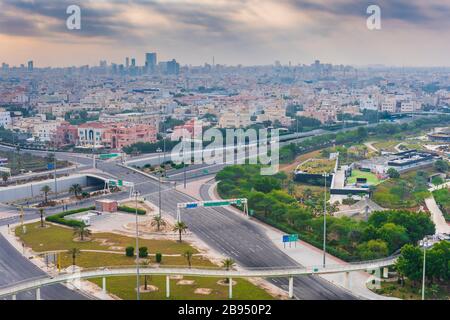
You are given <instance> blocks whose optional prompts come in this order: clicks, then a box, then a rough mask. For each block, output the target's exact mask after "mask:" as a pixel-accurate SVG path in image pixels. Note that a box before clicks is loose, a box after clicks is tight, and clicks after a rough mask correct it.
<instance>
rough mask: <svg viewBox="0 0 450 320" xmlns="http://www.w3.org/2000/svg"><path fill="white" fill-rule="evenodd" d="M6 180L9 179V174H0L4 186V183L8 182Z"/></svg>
mask: <svg viewBox="0 0 450 320" xmlns="http://www.w3.org/2000/svg"><path fill="white" fill-rule="evenodd" d="M8 179H9V173H8V172H3V173H2V180H3V183H4V184H6V182H8Z"/></svg>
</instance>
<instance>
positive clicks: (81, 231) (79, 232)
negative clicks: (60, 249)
mask: <svg viewBox="0 0 450 320" xmlns="http://www.w3.org/2000/svg"><path fill="white" fill-rule="evenodd" d="M73 234H74V236H76V237H78V239H80V240H81V241H84V237H89V236H90V235H91V234H92V233H91V230H89V229H87V228H86V226H84V225H81V226H79V227H76V228H75V230H74V232H73Z"/></svg>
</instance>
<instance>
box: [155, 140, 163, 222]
mask: <svg viewBox="0 0 450 320" xmlns="http://www.w3.org/2000/svg"><path fill="white" fill-rule="evenodd" d="M156 152H157V153H158V162H159V168H160V171H159V177H158V188H159V217H160V218H161V175H162V171H161V152H162V150H161V148H158V150H156Z"/></svg>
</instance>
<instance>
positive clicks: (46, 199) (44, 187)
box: [41, 185, 52, 203]
mask: <svg viewBox="0 0 450 320" xmlns="http://www.w3.org/2000/svg"><path fill="white" fill-rule="evenodd" d="M50 191H52V188H50V187H49V186H47V185H46V186H43V187H42V189H41V192H42V193H43V194H44V199H45V203H48V194H49V192H50Z"/></svg>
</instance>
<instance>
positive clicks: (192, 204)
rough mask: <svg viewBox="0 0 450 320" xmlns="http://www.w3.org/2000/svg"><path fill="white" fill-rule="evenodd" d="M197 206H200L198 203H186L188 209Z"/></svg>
mask: <svg viewBox="0 0 450 320" xmlns="http://www.w3.org/2000/svg"><path fill="white" fill-rule="evenodd" d="M197 207H198V204H197V203H188V204H187V205H186V209H194V208H197Z"/></svg>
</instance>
